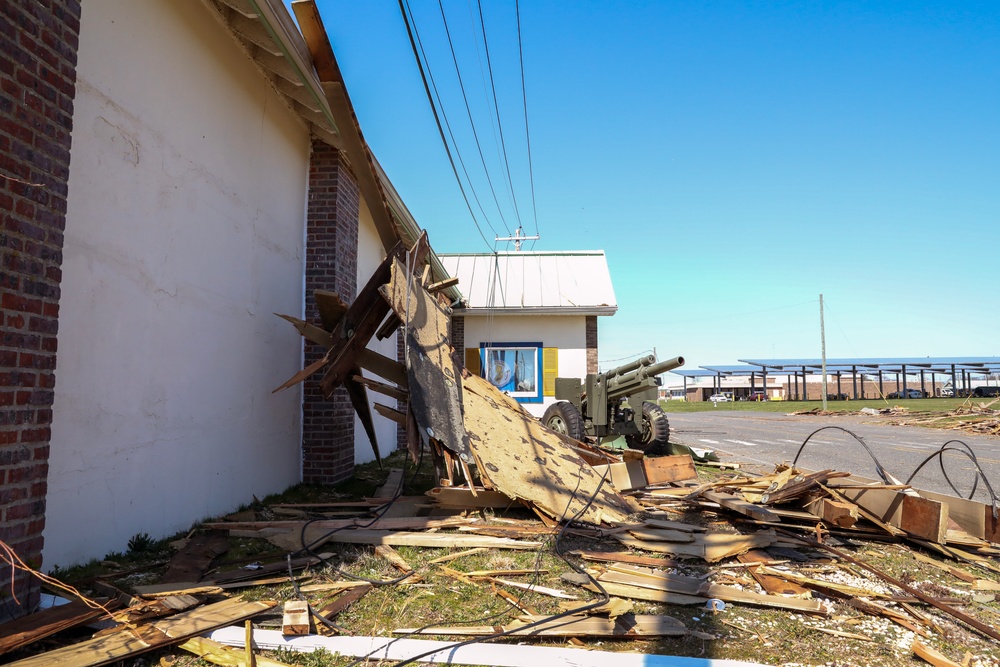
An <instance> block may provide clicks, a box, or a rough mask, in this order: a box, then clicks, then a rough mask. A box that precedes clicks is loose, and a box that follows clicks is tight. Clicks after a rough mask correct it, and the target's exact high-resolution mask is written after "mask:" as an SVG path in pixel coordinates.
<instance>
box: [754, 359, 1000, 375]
mask: <svg viewBox="0 0 1000 667" xmlns="http://www.w3.org/2000/svg"><path fill="white" fill-rule="evenodd" d="M740 361H742V362H744V363H747V364H753V365H755V366H759V367H761V369H762V370H763V369H766V370H767V371H768V372H769V373H783V372H784V373H792V372H802V371H803V369H804V370H805V372H806V373H817V372H821V371H822V367H823V360H822V359H740ZM952 367H954V368H955V370H968V371H972V372H980V373H990V372H995V371H996V370H997V369H1000V357H857V358H846V359H845V358H835V359H827V360H826V370H827V372H828V373H833V374H835V373H838V372H842V371H845V370H850V371H854V370H857V371H858V372H862V373H878V372H887V373H902V372H903V369H904V368H905V369H906V371H907V374H916V373H919V372H920V371H925V372H926V371H929V372H932V373H950V372H951V371H952Z"/></svg>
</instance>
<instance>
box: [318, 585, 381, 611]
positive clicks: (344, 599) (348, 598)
mask: <svg viewBox="0 0 1000 667" xmlns="http://www.w3.org/2000/svg"><path fill="white" fill-rule="evenodd" d="M373 588H374V586H372V585H371V584H369V583H368V582H363V583H362V585H360V586H355V587H353V588H350V589H348V590H347V591H345V592H343V593H341V594H340V595H339V596H338V597H337V598H336V599H334V600H333V601H331V602H328V603H327V604H325V605H323V606H322V607H320V608H319V609H318V610H317V613H318V614H319V615H320V616H322V617H323V618H325V619H327V620H330V621H332V620H333V619H334V618H336V617H337V614H339V613H341V612H343V611H344V610H346V609H347V608H348V607H350V606H351V605H352V604H354V603H355V602H357V601H358V600H360V599H361V598H363V597H364V596H366V595H368V594H369V593H370V592H371V591H372V589H373Z"/></svg>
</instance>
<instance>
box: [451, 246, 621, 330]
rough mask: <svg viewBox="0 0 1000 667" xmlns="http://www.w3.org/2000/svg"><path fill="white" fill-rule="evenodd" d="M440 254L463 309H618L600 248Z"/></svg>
mask: <svg viewBox="0 0 1000 667" xmlns="http://www.w3.org/2000/svg"><path fill="white" fill-rule="evenodd" d="M439 257H440V258H441V263H442V264H443V265H444V268H445V269H446V270H447V271H448V272H449V273H450V274H451V275H453V276H455V277H457V278H458V281H459V282H458V288H459V290H460V291H461V292H462V294H463V295H464V297H465V310H466V313H468V314H474V313H475V311H477V310H478V311H483V312H486V311H488V312H489V313H490V314H494V315H524V314H527V313H532V314H546V315H613V314H614V313H615V312H616V311H617V310H618V303H617V302H616V300H615V291H614V287H613V286H612V284H611V273H610V272H609V271H608V261H607V258H606V257H605V255H604V251H603V250H593V251H574V252H519V251H514V252H498V253H495V254H494V253H476V254H452V255H446V254H442V255H439Z"/></svg>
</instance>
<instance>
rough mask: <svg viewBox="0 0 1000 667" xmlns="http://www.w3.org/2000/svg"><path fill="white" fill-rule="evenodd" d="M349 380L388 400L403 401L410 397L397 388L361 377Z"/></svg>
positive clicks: (407, 393) (356, 376)
mask: <svg viewBox="0 0 1000 667" xmlns="http://www.w3.org/2000/svg"><path fill="white" fill-rule="evenodd" d="M351 379H352V380H354V381H355V382H357V383H359V384H363V385H364V386H366V387H368V388H369V389H371V390H372V391H374V392H376V393H379V394H382V395H383V396H388V397H389V398H395V399H396V400H397V401H405V400H406V399H407V398H408V397H409V395H410V394H409V392H406V391H403V390H402V389H400V388H398V387H394V386H392V385H389V384H385V383H383V382H378V381H377V380H372V379H371V378H366V377H364V376H363V375H355V376H353V377H352V378H351Z"/></svg>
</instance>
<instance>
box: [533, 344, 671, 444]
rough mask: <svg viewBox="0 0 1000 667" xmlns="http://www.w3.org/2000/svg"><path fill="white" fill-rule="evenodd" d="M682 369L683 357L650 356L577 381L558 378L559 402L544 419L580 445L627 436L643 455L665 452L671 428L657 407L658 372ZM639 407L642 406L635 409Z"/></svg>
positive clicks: (557, 391)
mask: <svg viewBox="0 0 1000 667" xmlns="http://www.w3.org/2000/svg"><path fill="white" fill-rule="evenodd" d="M683 365H684V357H674V358H673V359H667V360H666V361H661V362H659V363H657V362H656V357H655V356H653V355H649V356H646V357H643V358H641V359H637V360H636V361H633V362H630V363H627V364H625V365H624V366H619V367H618V368H613V369H611V370H610V371H607V372H606V373H600V374H598V373H591V374H589V375H587V378H586V380H585V381H583V382H581V381H580V379H579V378H556V398H557V399H558V401H557V402H556V403H553V404H552V405H550V406H549V407H548V408H547V409H546V410H545V414H543V415H542V423H543V424H545V425H546V426H547V427H549V428H550V429H552V430H553V431H556V432H558V433H562V434H564V435H568V436H569V437H571V438H573V439H575V440H582V439H583V437H584V436H585V435H587V436H591V437H594V438H597V439H598V441H599V442H600V441H602V440H604V439H606V438H608V439H613V438H617V437H618V436H625V440H626V442H627V443H628V446H629V447H631V448H632V449H639V450H642V451H644V452H648V453H654V452H656V451H658V450H662V449H663V448H664V447H665V446H666V444H667V440H668V439H669V437H670V423H669V422H668V421H667V415H666V413H665V412H663V409H662V408H660V406H659V405H658V404H657V403H656V399H657V393H658V391H657V388H658V387H659V386H660V378H659V377H658V376H659V374H660V373H666V372H667V371H669V370H673V369H675V368H678V367H680V366H683ZM637 406H638V407H637Z"/></svg>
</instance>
